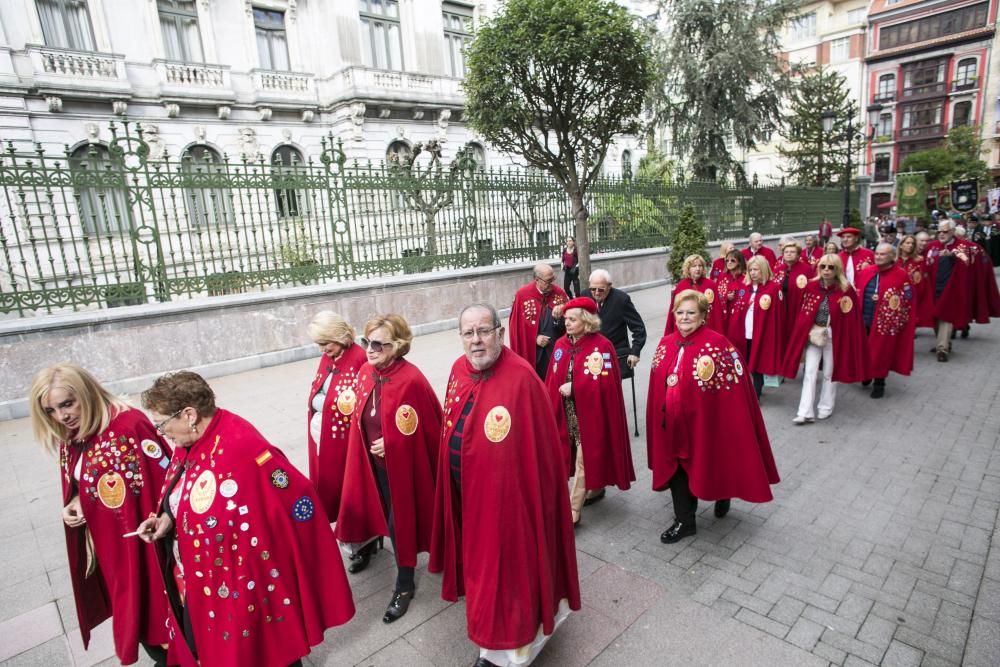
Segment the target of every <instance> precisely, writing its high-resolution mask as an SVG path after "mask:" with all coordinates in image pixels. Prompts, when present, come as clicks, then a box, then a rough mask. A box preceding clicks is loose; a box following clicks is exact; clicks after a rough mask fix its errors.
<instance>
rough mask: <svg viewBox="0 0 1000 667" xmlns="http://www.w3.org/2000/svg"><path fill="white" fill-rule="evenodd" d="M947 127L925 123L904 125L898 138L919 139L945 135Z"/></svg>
mask: <svg viewBox="0 0 1000 667" xmlns="http://www.w3.org/2000/svg"><path fill="white" fill-rule="evenodd" d="M944 135H945V128H944V126H943V125H925V126H923V127H904V128H903V129H901V130H900V131H899V132H898V134H897V138H898V139H918V138H921V137H943V136H944Z"/></svg>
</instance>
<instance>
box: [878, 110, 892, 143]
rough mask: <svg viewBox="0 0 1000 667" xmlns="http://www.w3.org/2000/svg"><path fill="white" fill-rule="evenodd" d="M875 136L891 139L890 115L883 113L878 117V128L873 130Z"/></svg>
mask: <svg viewBox="0 0 1000 667" xmlns="http://www.w3.org/2000/svg"><path fill="white" fill-rule="evenodd" d="M875 136H877V137H879V138H881V137H886V138H889V139H891V138H892V114H891V113H884V114H882V115H880V116H879V117H878V128H877V129H876V130H875Z"/></svg>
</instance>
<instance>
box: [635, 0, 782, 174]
mask: <svg viewBox="0 0 1000 667" xmlns="http://www.w3.org/2000/svg"><path fill="white" fill-rule="evenodd" d="M799 5H800V3H799V0H660V11H661V12H662V13H663V14H664V15H666V16H668V17H669V23H670V29H669V30H668V31H667V32H666V33H665V34H663V35H662V36H661V39H660V40H659V43H658V48H657V54H658V60H659V61H660V70H659V72H660V76H661V80H660V81H659V82H658V84H657V86H656V87H655V88H654V90H653V93H652V99H651V106H652V108H653V110H654V114H655V119H656V121H657V122H658V123H660V124H663V125H665V126H667V127H668V128H669V130H670V133H671V137H672V140H673V143H674V144H675V145H676V147H677V152H678V153H679V154H681V155H683V156H684V157H685V158H686V160H687V161H688V164H689V166H690V168H691V170H692V171H693V173H694V176H695V178H699V179H707V180H716V178H717V177H720V176H725V175H727V174H734V175H735V174H738V175H740V176H742V175H743V174H742V169H741V167H740V163H739V161H738V160H737V159H736V158H735V157H734V156H733V155H732V153H731V152H730V148H729V147H728V146H727V140H728V139H730V138H731V139H732V142H733V144H735V146H737V147H739V148H740V149H742V150H744V151H746V150H751V149H753V148H754V147H756V145H757V143H758V142H764V141H768V140H769V139H770V137H771V135H772V134H773V133H774V132H776V131H777V130H778V129H779V127H780V124H781V111H780V109H781V101H782V99H783V98H784V97H785V95H786V94H787V92H788V90H789V88H790V86H791V73H790V71H789V70H788V68H787V67H786V66H785V65H783V64H782V63H781V62H780V61H779V59H778V55H777V54H778V53H780V52H781V51H782V46H781V35H780V33H781V32H782V30H783V29H784V28H785V25H786V23H787V21H788V19H789V18H790V17H791V16H793V15H794V13H795V12H796V11H797V8H798V7H799Z"/></svg>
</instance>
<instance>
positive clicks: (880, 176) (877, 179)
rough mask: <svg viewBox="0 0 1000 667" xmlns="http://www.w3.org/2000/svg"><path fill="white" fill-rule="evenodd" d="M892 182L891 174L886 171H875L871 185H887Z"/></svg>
mask: <svg viewBox="0 0 1000 667" xmlns="http://www.w3.org/2000/svg"><path fill="white" fill-rule="evenodd" d="M891 181H892V172H891V171H888V170H879V169H876V170H875V173H874V175H873V176H872V182H873V183H889V182H891Z"/></svg>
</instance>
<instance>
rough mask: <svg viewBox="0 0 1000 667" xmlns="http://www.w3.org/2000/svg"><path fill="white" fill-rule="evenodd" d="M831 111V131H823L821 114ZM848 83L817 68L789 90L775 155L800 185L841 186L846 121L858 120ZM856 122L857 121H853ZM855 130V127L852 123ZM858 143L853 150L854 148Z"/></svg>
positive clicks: (833, 73)
mask: <svg viewBox="0 0 1000 667" xmlns="http://www.w3.org/2000/svg"><path fill="white" fill-rule="evenodd" d="M828 110H829V111H833V113H834V120H833V130H832V131H831V132H830V133H829V134H828V133H826V132H824V131H823V120H822V115H823V112H824V111H828ZM857 117H858V107H857V105H856V104H855V103H854V102H853V101H851V99H850V94H849V93H848V90H847V80H846V79H845V78H844V77H843V75H841V74H839V73H838V72H835V71H832V70H825V69H823V68H820V69H818V70H816V71H815V72H812V73H810V74H807V75H805V76H803V77H802V78H800V79H799V80H798V82H797V83H796V85H795V87H794V88H793V90H792V93H791V97H790V100H789V111H788V113H787V114H786V115H785V119H784V120H785V123H784V130H783V132H782V137H784V138H785V140H786V141H787V142H788V143H784V144H782V145H781V146H779V147H778V152H779V153H781V156H782V157H783V158H785V159H786V160H787V161H788V163H789V166H788V168H787V169H786V170H785V176H786V177H787V178H788V179H789V180H791V181H792V182H794V183H796V184H797V185H801V186H816V187H823V186H827V187H829V186H841V187H843V183H844V175H845V174H846V170H847V121H848V119H857ZM855 122H856V121H855ZM855 129H857V125H856V124H855ZM857 146H858V144H857V142H855V143H854V148H855V149H857Z"/></svg>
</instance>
